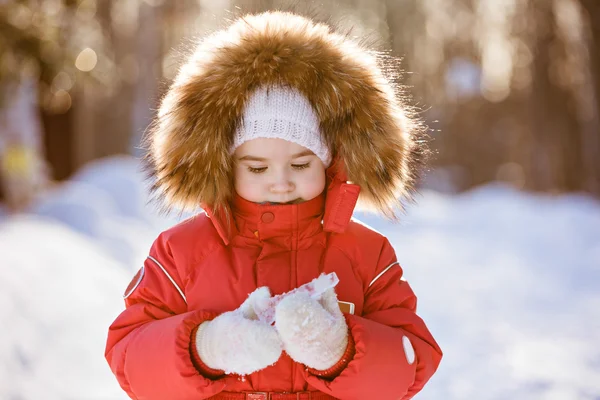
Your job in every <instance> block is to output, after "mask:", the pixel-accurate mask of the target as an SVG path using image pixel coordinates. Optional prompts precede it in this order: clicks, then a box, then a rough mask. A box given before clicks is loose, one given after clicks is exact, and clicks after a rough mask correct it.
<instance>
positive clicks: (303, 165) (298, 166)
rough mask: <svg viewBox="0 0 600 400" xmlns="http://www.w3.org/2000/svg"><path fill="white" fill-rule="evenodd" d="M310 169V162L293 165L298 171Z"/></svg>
mask: <svg viewBox="0 0 600 400" xmlns="http://www.w3.org/2000/svg"><path fill="white" fill-rule="evenodd" d="M308 167H310V163H309V162H307V163H306V164H292V168H294V169H297V170H301V169H306V168H308Z"/></svg>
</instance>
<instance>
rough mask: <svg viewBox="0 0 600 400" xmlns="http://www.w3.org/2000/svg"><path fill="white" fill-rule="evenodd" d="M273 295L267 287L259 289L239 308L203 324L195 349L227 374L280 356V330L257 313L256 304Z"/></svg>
mask: <svg viewBox="0 0 600 400" xmlns="http://www.w3.org/2000/svg"><path fill="white" fill-rule="evenodd" d="M270 296H271V294H270V292H269V289H268V288H267V287H261V288H258V289H256V290H255V291H254V292H252V293H251V294H250V296H248V298H247V299H246V301H245V302H244V303H243V304H242V305H241V306H240V307H239V308H238V309H237V310H234V311H230V312H226V313H224V314H221V315H219V316H218V317H216V318H215V319H213V320H212V321H206V322H204V323H202V324H201V325H200V327H199V328H198V331H197V332H196V349H197V352H198V355H199V356H200V359H201V360H202V361H203V362H204V364H206V365H207V366H208V367H210V368H213V369H218V370H223V371H225V373H226V374H230V373H235V374H240V375H246V374H251V373H253V372H255V371H258V370H261V369H263V368H265V367H267V366H269V365H271V364H274V363H275V362H276V361H277V360H278V359H279V357H280V356H281V350H282V344H281V340H280V339H279V335H278V334H277V331H276V330H275V328H273V327H272V326H270V325H268V324H266V323H264V322H261V321H259V320H258V318H257V316H256V313H255V312H254V303H255V302H256V301H257V300H258V299H262V298H269V297H270Z"/></svg>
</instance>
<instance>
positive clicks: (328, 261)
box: [185, 242, 364, 315]
mask: <svg viewBox="0 0 600 400" xmlns="http://www.w3.org/2000/svg"><path fill="white" fill-rule="evenodd" d="M355 268H357V266H356V265H353V262H352V261H351V260H350V258H349V257H348V256H346V255H345V254H344V252H342V251H341V250H339V249H337V248H327V247H324V246H323V244H322V243H320V242H315V243H314V245H312V246H310V247H308V248H305V249H299V250H286V249H281V248H276V247H272V246H270V245H269V244H268V243H267V244H265V245H264V246H263V247H262V248H261V247H233V246H224V245H223V246H218V247H217V248H216V249H214V250H213V251H211V252H210V254H208V255H206V256H205V257H204V258H203V259H202V260H201V261H199V262H198V263H197V264H196V265H194V266H193V267H192V271H190V277H189V279H188V280H187V282H188V284H187V285H186V288H185V292H186V297H187V301H188V309H189V310H195V309H205V310H211V311H217V312H226V311H231V310H234V309H236V308H237V307H239V306H240V304H242V303H243V302H244V300H245V299H246V298H247V296H248V294H250V293H251V292H252V291H254V290H255V289H256V288H257V287H261V286H267V287H269V289H270V290H271V293H272V294H273V295H277V294H281V293H284V292H287V291H290V290H292V289H294V288H296V287H298V286H300V285H302V284H304V283H307V282H310V281H311V280H313V279H314V278H316V277H318V276H319V275H320V274H321V273H329V272H335V273H336V274H337V275H338V278H339V279H340V283H339V284H338V286H337V287H336V293H337V294H338V299H339V300H340V301H345V302H350V303H353V304H354V305H355V314H357V315H360V313H361V312H362V305H363V296H364V294H363V287H364V286H363V282H362V280H361V279H360V276H359V274H358V273H356V272H355Z"/></svg>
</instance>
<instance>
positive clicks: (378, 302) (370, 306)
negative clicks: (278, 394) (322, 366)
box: [307, 239, 442, 400]
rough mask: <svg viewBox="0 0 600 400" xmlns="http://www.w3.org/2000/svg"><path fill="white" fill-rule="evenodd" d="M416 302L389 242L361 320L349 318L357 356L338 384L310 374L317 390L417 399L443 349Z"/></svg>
mask: <svg viewBox="0 0 600 400" xmlns="http://www.w3.org/2000/svg"><path fill="white" fill-rule="evenodd" d="M416 303H417V299H416V297H415V295H414V293H413V291H412V289H411V288H410V286H409V285H408V283H407V282H406V281H405V280H403V279H402V268H401V267H400V266H399V265H398V264H397V261H396V254H395V252H394V249H393V248H392V246H391V245H390V243H389V241H388V240H387V239H385V241H384V244H383V247H382V250H381V253H380V255H379V259H378V261H377V269H376V272H375V274H374V276H373V278H372V280H371V281H370V283H369V285H368V288H367V289H366V292H365V303H364V309H363V315H362V316H356V315H349V314H346V321H347V323H348V327H349V330H350V334H351V335H352V337H353V339H354V342H355V355H354V358H353V359H352V361H350V363H349V364H348V366H347V367H346V368H345V369H344V370H343V371H342V372H341V373H340V374H339V375H338V376H337V377H336V378H335V379H333V380H331V381H329V380H327V379H323V378H320V377H318V376H315V375H312V374H310V373H308V376H307V380H308V382H309V383H310V384H311V385H312V386H314V387H315V388H316V389H318V390H321V391H323V392H325V393H328V394H330V395H332V396H334V397H336V398H339V399H342V400H353V399H368V398H377V399H382V400H387V399H394V400H398V399H402V400H407V399H410V398H412V397H413V396H414V395H415V394H416V393H417V392H419V391H420V390H421V389H422V388H423V386H424V385H425V383H426V382H427V381H428V380H429V378H431V376H432V375H433V373H434V372H435V371H436V369H437V367H438V365H439V363H440V360H441V358H442V351H441V350H440V348H439V346H438V345H437V343H436V342H435V340H434V339H433V337H432V336H431V333H429V330H428V329H427V327H426V326H425V323H424V322H423V320H422V319H421V318H419V316H417V314H416Z"/></svg>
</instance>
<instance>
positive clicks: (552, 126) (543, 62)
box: [524, 0, 585, 192]
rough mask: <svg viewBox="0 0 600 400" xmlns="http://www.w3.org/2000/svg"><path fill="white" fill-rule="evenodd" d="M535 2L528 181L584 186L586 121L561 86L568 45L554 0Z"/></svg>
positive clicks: (537, 186) (560, 187) (555, 187)
mask: <svg viewBox="0 0 600 400" xmlns="http://www.w3.org/2000/svg"><path fill="white" fill-rule="evenodd" d="M532 3H533V4H531V7H533V8H532V10H531V11H532V13H533V14H532V16H534V18H532V19H531V20H532V21H536V24H537V26H536V33H535V39H534V45H533V46H532V49H533V50H534V60H533V63H532V86H531V90H532V92H531V97H530V101H531V103H530V106H531V127H530V129H529V131H530V135H531V136H530V139H531V140H530V141H528V143H527V148H526V151H527V153H528V160H526V161H528V162H526V163H525V165H524V169H525V174H526V178H527V183H526V185H527V187H528V188H529V189H533V190H543V191H554V192H556V191H560V192H565V191H578V190H582V189H584V185H583V182H584V180H585V177H584V176H583V175H584V169H583V165H582V148H581V146H582V138H581V126H580V123H579V121H578V115H577V112H576V111H577V110H576V107H577V103H576V100H575V99H574V97H573V94H572V93H571V91H570V90H568V89H567V88H565V87H563V86H560V83H561V82H560V79H561V78H560V74H559V73H558V71H559V69H560V62H561V61H562V60H564V56H565V53H566V52H567V51H568V49H567V48H565V45H564V43H562V42H561V41H560V39H559V37H558V36H557V27H556V24H555V16H554V11H553V7H552V2H549V1H546V0H535V1H533V2H532Z"/></svg>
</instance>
